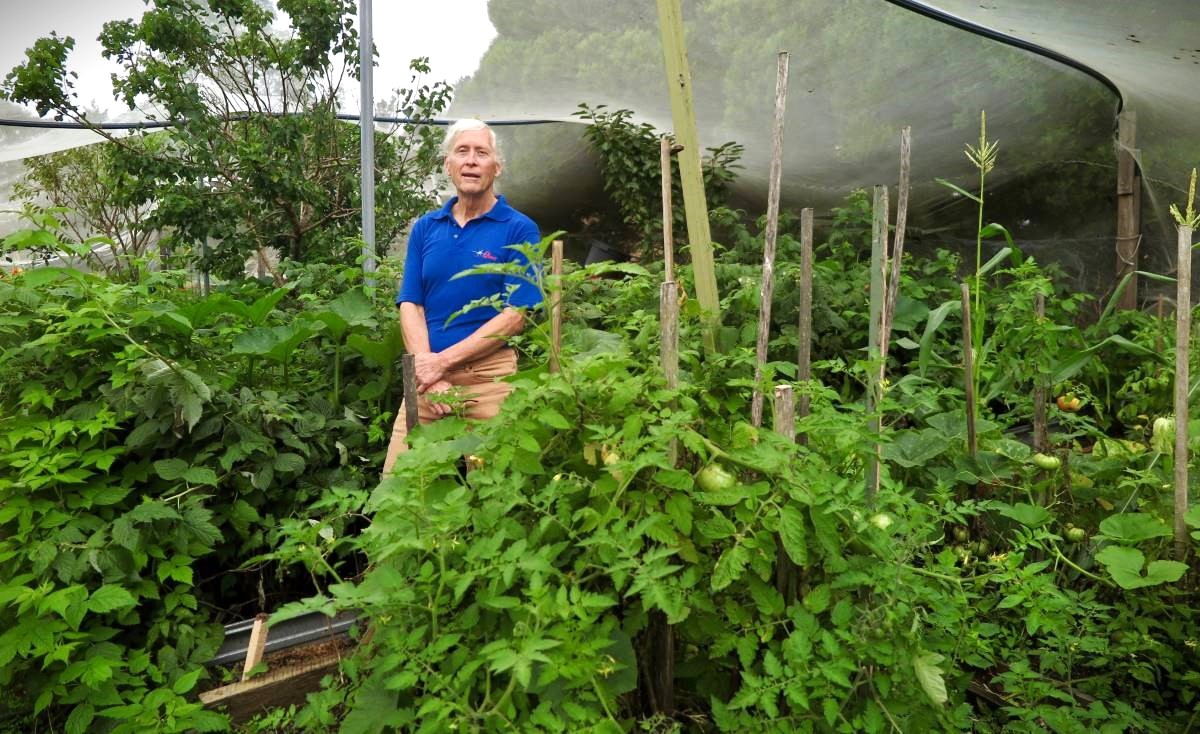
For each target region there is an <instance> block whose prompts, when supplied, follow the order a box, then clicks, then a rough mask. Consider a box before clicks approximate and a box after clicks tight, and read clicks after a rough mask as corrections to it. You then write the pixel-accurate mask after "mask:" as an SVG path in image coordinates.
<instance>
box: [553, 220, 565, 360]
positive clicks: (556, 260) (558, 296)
mask: <svg viewBox="0 0 1200 734" xmlns="http://www.w3.org/2000/svg"><path fill="white" fill-rule="evenodd" d="M562 274H563V242H562V240H554V242H552V243H551V244H550V371H551V372H559V371H561V369H562V365H561V364H560V363H559V355H560V354H561V353H562Z"/></svg>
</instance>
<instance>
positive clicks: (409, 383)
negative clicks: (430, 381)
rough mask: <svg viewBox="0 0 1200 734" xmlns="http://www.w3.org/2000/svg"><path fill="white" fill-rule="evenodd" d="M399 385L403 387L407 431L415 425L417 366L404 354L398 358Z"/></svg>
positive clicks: (413, 360) (414, 360) (412, 357)
mask: <svg viewBox="0 0 1200 734" xmlns="http://www.w3.org/2000/svg"><path fill="white" fill-rule="evenodd" d="M400 366H401V370H400V372H401V377H400V379H401V383H402V384H403V385H404V423H405V424H406V425H407V426H408V430H410V431H411V430H412V429H413V428H414V427H415V426H416V425H417V400H418V398H417V365H416V358H415V357H414V356H413V355H412V354H411V353H406V354H405V355H404V356H403V357H401V358H400Z"/></svg>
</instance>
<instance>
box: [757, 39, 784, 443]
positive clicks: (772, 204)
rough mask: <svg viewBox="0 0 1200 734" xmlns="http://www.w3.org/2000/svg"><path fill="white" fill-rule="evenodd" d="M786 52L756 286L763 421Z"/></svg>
mask: <svg viewBox="0 0 1200 734" xmlns="http://www.w3.org/2000/svg"><path fill="white" fill-rule="evenodd" d="M787 80H788V54H787V51H781V52H780V53H779V58H778V64H777V69H776V76H775V126H774V128H773V131H772V134H771V175H770V180H769V182H768V185H767V232H766V237H765V238H764V239H765V242H764V244H763V270H762V284H761V285H760V286H759V303H758V341H757V342H756V352H755V354H756V360H755V364H754V382H755V387H754V397H753V398H752V399H751V402H750V423H751V424H753V425H754V426H755V427H757V426H761V425H762V412H763V393H762V390H761V389H759V388H758V382H759V381H760V380H762V373H763V367H765V366H766V363H767V343H768V341H769V339H770V336H771V299H772V298H773V297H774V295H775V245H776V242H777V240H778V238H779V183H780V179H781V178H782V176H783V123H784V116H785V112H786V110H787Z"/></svg>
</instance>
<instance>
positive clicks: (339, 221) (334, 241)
mask: <svg viewBox="0 0 1200 734" xmlns="http://www.w3.org/2000/svg"><path fill="white" fill-rule="evenodd" d="M354 8H355V3H354V2H353V1H352V0H323V1H322V2H282V3H279V9H280V11H281V12H282V15H283V21H284V22H283V23H282V24H280V25H283V26H284V27H286V29H287V31H286V32H285V33H284V34H282V35H280V33H279V31H278V30H276V28H277V26H276V23H277V19H276V17H275V15H274V14H273V13H272V12H271V11H270V10H268V9H266V7H265V6H264V5H263V4H261V3H258V2H255V1H254V0H233V1H232V2H221V3H207V2H198V1H197V0H155V2H153V3H151V4H150V7H149V8H148V9H147V11H146V12H145V14H144V15H143V16H142V18H141V19H140V20H122V21H112V22H109V23H107V24H106V25H105V26H104V30H103V32H102V33H101V35H100V39H99V40H100V42H101V45H102V47H103V52H104V55H105V56H106V57H107V58H109V59H112V60H113V61H115V62H116V63H117V64H119V65H120V67H121V72H119V73H118V74H115V75H114V86H115V92H116V94H117V96H118V98H120V99H122V100H124V101H125V102H126V103H127V104H128V105H129V107H130V109H135V108H136V107H137V106H138V105H140V104H143V103H145V102H148V103H149V104H150V105H153V106H154V108H155V109H156V110H158V112H157V113H156V114H158V115H161V116H162V117H163V118H165V119H169V120H173V121H176V122H178V123H179V124H178V125H177V126H176V127H173V128H171V130H170V131H169V132H163V133H153V134H149V133H147V134H142V135H140V136H138V137H136V138H134V139H133V142H131V141H129V140H126V139H113V141H112V143H111V145H113V146H116V147H117V149H119V151H120V152H119V153H107V154H105V155H106V156H108V158H107V160H106V165H105V166H104V167H100V168H97V169H96V170H94V171H93V172H92V176H94V177H95V179H96V182H95V183H98V184H99V186H98V187H97V186H96V185H95V183H94V182H92V181H86V180H85V181H73V180H70V179H73V178H76V177H78V176H83V175H86V174H84V173H83V172H80V171H63V172H61V174H62V175H65V176H67V177H68V180H66V181H65V182H64V183H63V184H62V186H59V188H58V190H59V191H60V192H61V191H63V190H65V191H67V192H69V193H70V194H71V197H72V198H74V199H80V201H78V202H77V203H71V204H69V205H71V206H73V207H75V208H76V209H77V210H78V212H79V216H80V217H81V218H82V219H83V220H84V222H85V223H87V224H88V225H89V226H90V227H96V226H99V225H100V224H102V222H97V221H95V217H94V215H93V212H94V211H95V210H98V209H101V208H103V207H104V206H105V204H104V202H102V201H101V200H100V199H102V198H103V194H104V193H105V192H109V191H114V192H116V193H117V194H119V196H118V203H119V204H120V205H121V206H124V207H133V208H141V209H142V210H143V211H145V210H150V213H149V215H148V216H146V217H145V218H144V219H142V220H141V221H140V223H139V226H140V227H142V228H143V229H144V230H145V231H152V230H155V229H157V230H162V231H169V232H170V233H171V242H170V243H169V245H170V247H171V248H172V249H173V250H174V251H175V253H176V254H177V255H179V256H184V255H187V256H189V257H190V258H192V259H199V258H202V257H203V258H205V259H206V260H205V262H204V265H205V267H212V268H214V269H215V270H216V271H218V272H223V273H227V274H233V273H240V272H241V269H242V262H243V260H244V259H245V258H246V257H247V256H248V255H249V254H250V253H253V252H255V251H257V250H259V249H261V248H264V247H276V248H277V249H278V250H279V251H280V252H281V253H282V254H284V255H285V256H287V257H290V258H293V259H302V260H305V261H325V262H337V261H342V262H346V261H353V258H354V257H355V254H356V252H357V245H356V244H355V243H356V241H357V238H358V237H359V236H360V232H359V223H358V211H359V207H360V202H359V173H358V166H359V162H358V151H359V141H358V136H359V132H358V128H357V127H355V126H352V125H349V124H346V123H343V122H340V121H338V119H337V117H336V115H337V112H338V95H339V93H340V91H341V88H342V84H343V82H344V81H345V79H346V77H347V74H348V73H349V72H350V71H351V70H352V69H353V68H355V67H356V65H357V56H358V47H357V34H356V32H355V30H354V22H353V14H354ZM72 45H73V41H71V39H57V38H54V37H52V38H49V39H41V40H39V41H38V42H37V43H36V44H35V45H34V48H33V49H32V50H31V52H30V53H31V56H30V58H29V59H28V61H27V62H26V63H25V64H22V65H20V66H18V67H16V68H15V69H14V70H13V71H12V72H11V73H10V74H9V75H8V77H7V78H6V80H5V82H4V86H3V93H4V95H5V96H6V97H7V98H9V99H12V100H14V101H19V102H26V103H33V104H36V105H37V106H38V109H39V112H41V113H42V114H46V113H47V112H50V111H53V112H55V113H56V115H57V116H58V117H59V118H62V117H67V118H70V119H73V120H79V121H84V120H85V114H84V112H83V111H82V110H81V109H80V108H79V107H78V105H77V104H76V103H75V101H74V100H73V94H74V93H73V92H72V91H71V81H70V80H71V76H70V74H69V73H68V72H67V70H66V66H65V64H66V55H67V54H66V52H67V50H69V48H70V47H71V46H72ZM412 70H413V73H414V80H413V85H412V86H411V87H410V89H409V90H407V91H403V92H401V93H400V95H399V96H398V97H397V98H396V99H395V100H394V103H395V108H396V109H395V110H389V111H394V112H395V113H397V114H400V115H405V116H409V117H411V118H414V119H428V118H432V117H435V116H437V114H438V113H439V112H440V111H441V110H442V109H444V107H445V106H446V104H447V102H448V101H449V87H448V86H446V85H444V84H440V83H439V84H432V85H428V84H427V85H419V83H418V77H419V75H421V74H423V73H426V72H428V71H429V69H428V65H427V60H424V59H418V60H415V61H414V62H413V63H412ZM439 135H440V134H439V133H438V132H436V131H434V130H432V129H430V128H428V127H427V126H414V125H405V126H402V127H401V128H400V129H398V130H395V131H393V133H392V134H386V135H385V134H382V133H379V134H377V140H376V172H375V177H376V202H377V209H378V212H379V216H378V220H377V223H376V224H377V235H378V240H379V241H380V242H384V243H386V242H390V241H391V240H392V238H393V237H395V236H396V235H397V234H398V233H399V231H400V229H401V228H402V227H403V226H404V225H405V224H406V223H407V222H408V221H409V220H411V219H412V218H413V217H414V216H416V215H417V214H419V213H421V212H422V211H424V210H426V209H427V208H428V207H429V204H430V202H431V197H430V194H429V192H428V191H427V189H426V187H425V179H426V178H427V177H428V175H429V174H430V173H432V172H433V171H435V170H436V168H437V165H438V160H439V158H438V152H437V143H438V140H439V139H440V138H439ZM281 150H286V151H288V155H279V151H281ZM71 155H83V154H71ZM60 157H61V155H60ZM57 165H59V163H58V162H57V159H55V160H51V161H48V162H44V163H41V164H35V173H34V175H33V176H32V177H31V179H30V186H31V187H32V189H33V190H35V191H43V192H46V193H48V194H51V196H52V198H53V196H54V194H55V191H56V189H55V188H54V187H53V186H49V187H48V186H47V185H46V178H47V177H46V176H45V175H39V174H37V172H36V168H37V167H45V166H49V167H51V168H54V167H55V166H57ZM99 232H100V233H107V234H109V236H112V234H111V233H110V232H107V230H105V229H100V230H99ZM89 236H90V235H89ZM81 241H82V239H81Z"/></svg>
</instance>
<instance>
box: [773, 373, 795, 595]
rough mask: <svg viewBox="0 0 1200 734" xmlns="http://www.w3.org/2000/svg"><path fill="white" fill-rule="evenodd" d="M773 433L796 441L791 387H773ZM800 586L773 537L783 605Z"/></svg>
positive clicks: (776, 583) (776, 569)
mask: <svg viewBox="0 0 1200 734" xmlns="http://www.w3.org/2000/svg"><path fill="white" fill-rule="evenodd" d="M775 432H776V433H778V434H779V435H781V436H783V437H784V438H786V439H788V440H789V441H795V440H796V410H795V403H794V398H793V394H792V386H791V385H776V386H775ZM799 585H800V569H799V567H797V566H796V564H795V563H793V562H792V559H791V558H790V557H789V556H788V554H787V550H786V549H785V548H784V547H783V541H782V540H780V539H779V536H778V535H776V536H775V589H776V590H777V591H778V592H779V593H780V594H781V595H783V599H784V603H785V604H790V603H791V602H792V601H794V600H795V599H796V592H797V589H798V588H799Z"/></svg>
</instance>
